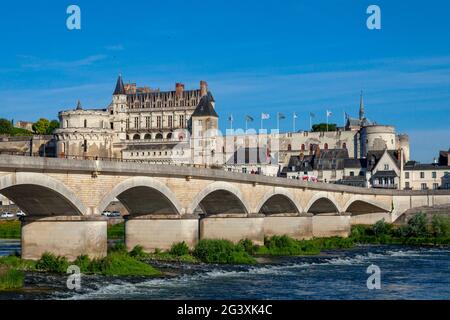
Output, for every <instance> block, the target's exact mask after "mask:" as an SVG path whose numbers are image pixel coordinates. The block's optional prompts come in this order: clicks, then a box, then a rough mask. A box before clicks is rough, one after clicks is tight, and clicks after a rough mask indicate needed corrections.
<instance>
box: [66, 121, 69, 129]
mask: <svg viewBox="0 0 450 320" xmlns="http://www.w3.org/2000/svg"><path fill="white" fill-rule="evenodd" d="M68 127H69V120H66V128H68Z"/></svg>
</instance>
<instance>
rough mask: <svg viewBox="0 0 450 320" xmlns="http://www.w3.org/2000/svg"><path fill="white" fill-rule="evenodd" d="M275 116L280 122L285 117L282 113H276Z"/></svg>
mask: <svg viewBox="0 0 450 320" xmlns="http://www.w3.org/2000/svg"><path fill="white" fill-rule="evenodd" d="M277 115H278V119H280V120H283V119H286V117H285V116H284V114H282V113H278V114H277Z"/></svg>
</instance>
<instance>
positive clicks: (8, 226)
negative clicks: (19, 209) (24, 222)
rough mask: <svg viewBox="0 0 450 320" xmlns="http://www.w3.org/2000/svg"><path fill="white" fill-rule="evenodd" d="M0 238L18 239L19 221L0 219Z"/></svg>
mask: <svg viewBox="0 0 450 320" xmlns="http://www.w3.org/2000/svg"><path fill="white" fill-rule="evenodd" d="M0 239H20V221H18V220H6V221H0Z"/></svg>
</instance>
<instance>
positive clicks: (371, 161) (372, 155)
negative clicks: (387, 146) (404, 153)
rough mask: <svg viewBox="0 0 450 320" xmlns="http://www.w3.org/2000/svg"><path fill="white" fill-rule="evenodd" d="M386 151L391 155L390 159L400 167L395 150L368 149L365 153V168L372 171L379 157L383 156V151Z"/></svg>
mask: <svg viewBox="0 0 450 320" xmlns="http://www.w3.org/2000/svg"><path fill="white" fill-rule="evenodd" d="M385 152H386V153H387V154H388V156H390V157H391V159H392V161H393V162H394V163H395V164H396V165H397V168H400V160H398V158H399V157H398V151H397V150H377V151H369V152H368V153H367V169H368V170H370V171H372V170H373V169H374V168H375V167H376V166H377V165H378V162H379V161H380V159H381V158H382V157H383V155H384V153H385Z"/></svg>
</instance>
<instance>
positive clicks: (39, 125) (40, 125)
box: [33, 118, 59, 135]
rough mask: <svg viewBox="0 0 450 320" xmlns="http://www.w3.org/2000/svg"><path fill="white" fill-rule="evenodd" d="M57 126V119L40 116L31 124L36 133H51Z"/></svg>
mask: <svg viewBox="0 0 450 320" xmlns="http://www.w3.org/2000/svg"><path fill="white" fill-rule="evenodd" d="M58 127H59V122H58V121H57V120H52V121H49V120H48V119H45V118H40V119H39V120H38V121H37V122H35V123H34V124H33V131H34V132H35V133H37V134H42V135H44V134H52V133H53V131H54V130H55V129H56V128H58Z"/></svg>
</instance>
